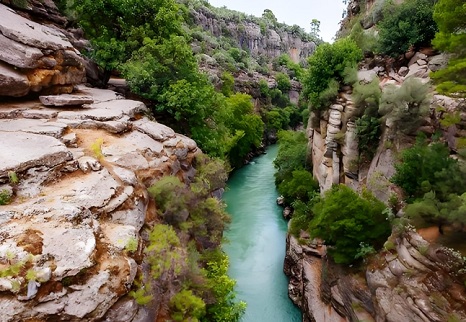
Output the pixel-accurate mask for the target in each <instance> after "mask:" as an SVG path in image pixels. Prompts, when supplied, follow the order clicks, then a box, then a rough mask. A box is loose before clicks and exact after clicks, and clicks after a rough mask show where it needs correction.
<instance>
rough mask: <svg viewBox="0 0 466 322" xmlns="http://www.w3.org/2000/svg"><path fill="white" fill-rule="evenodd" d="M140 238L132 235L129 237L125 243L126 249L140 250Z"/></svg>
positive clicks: (131, 250)
mask: <svg viewBox="0 0 466 322" xmlns="http://www.w3.org/2000/svg"><path fill="white" fill-rule="evenodd" d="M138 244H139V242H138V240H137V238H134V237H131V238H129V239H128V241H127V242H126V245H125V250H126V251H128V252H135V251H137V250H138Z"/></svg>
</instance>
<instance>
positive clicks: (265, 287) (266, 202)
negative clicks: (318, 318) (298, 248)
mask: <svg viewBox="0 0 466 322" xmlns="http://www.w3.org/2000/svg"><path fill="white" fill-rule="evenodd" d="M277 150H278V147H277V146H272V147H269V148H268V150H267V154H265V155H262V156H260V157H258V158H256V159H254V160H253V162H252V164H250V165H247V166H245V167H243V168H241V169H239V170H238V171H236V172H235V173H234V174H233V175H232V176H231V178H230V179H229V180H228V189H227V191H226V192H225V194H224V200H225V202H226V203H227V211H228V212H229V213H230V215H231V217H232V222H231V224H230V227H229V229H228V230H227V231H226V232H225V237H226V238H227V240H228V241H229V243H225V244H224V246H223V249H224V250H225V251H226V253H227V254H228V256H229V257H230V270H229V275H230V276H231V277H232V278H234V279H235V280H237V285H236V291H237V293H238V299H240V300H243V301H245V302H246V303H247V304H248V307H247V309H246V314H245V315H244V317H243V319H242V321H243V322H301V321H302V318H301V312H300V310H299V309H298V308H297V307H296V306H295V305H294V304H293V303H292V302H291V300H290V299H289V298H288V279H287V277H286V276H285V274H284V273H283V259H284V257H285V246H286V244H285V238H286V230H287V223H286V221H285V220H284V219H283V216H282V214H281V211H282V209H281V208H280V207H279V206H277V205H276V199H277V197H278V193H277V191H276V189H275V184H274V176H273V175H274V173H275V168H274V166H273V160H274V159H275V157H276V155H277Z"/></svg>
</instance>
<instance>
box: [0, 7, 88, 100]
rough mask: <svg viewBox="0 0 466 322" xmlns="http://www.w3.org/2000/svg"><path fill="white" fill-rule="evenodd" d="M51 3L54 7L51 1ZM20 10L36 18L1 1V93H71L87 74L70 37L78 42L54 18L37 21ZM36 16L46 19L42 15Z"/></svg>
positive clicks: (8, 94)
mask: <svg viewBox="0 0 466 322" xmlns="http://www.w3.org/2000/svg"><path fill="white" fill-rule="evenodd" d="M2 2H3V1H2ZM46 3H48V2H46ZM27 4H28V3H27ZM50 6H52V7H53V8H55V10H56V7H55V6H54V5H53V2H51V3H50ZM26 8H28V7H27V6H26ZM31 8H32V5H31ZM38 11H39V12H41V13H42V14H43V12H44V11H45V12H47V11H46V10H45V9H44V10H43V11H41V10H38ZM19 13H23V15H24V16H26V17H28V16H34V17H37V16H35V15H34V14H33V13H29V12H28V11H27V10H26V12H25V13H24V12H22V11H18V12H16V11H14V10H13V9H11V8H9V7H6V6H5V5H3V4H0V16H1V17H2V20H1V22H0V46H1V48H2V51H1V53H0V96H16V97H18V96H24V95H27V94H29V93H39V92H40V93H50V94H60V93H71V92H72V90H73V86H74V85H76V84H79V83H81V82H82V81H83V78H84V77H85V75H86V72H85V60H84V59H83V57H81V54H80V53H79V51H78V50H77V49H76V48H75V47H74V46H73V44H72V43H71V41H70V39H74V42H75V43H76V42H78V41H77V40H76V39H75V38H74V37H72V35H71V34H69V35H70V37H67V36H66V35H65V32H64V31H63V30H60V29H58V27H57V26H56V25H54V24H53V21H52V22H51V21H49V20H47V21H46V22H47V24H39V23H37V22H34V21H32V20H30V19H27V18H25V17H23V16H21V15H20V14H19ZM39 17H41V19H45V18H44V14H43V16H39ZM53 17H56V16H53V15H52V18H51V19H53ZM62 19H63V18H62ZM49 23H50V24H49Z"/></svg>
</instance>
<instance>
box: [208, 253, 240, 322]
mask: <svg viewBox="0 0 466 322" xmlns="http://www.w3.org/2000/svg"><path fill="white" fill-rule="evenodd" d="M204 260H205V261H206V268H205V274H206V277H207V279H208V285H209V288H210V290H211V292H212V295H213V297H214V298H215V302H214V303H213V304H208V305H207V307H206V311H207V314H206V316H205V317H204V318H202V319H201V321H205V322H208V321H218V322H230V321H239V319H240V318H241V316H242V315H243V314H244V312H245V310H246V303H244V302H237V301H236V293H235V292H234V287H235V284H236V282H235V281H234V280H232V279H231V278H230V277H228V275H227V272H228V265H229V261H228V257H227V256H226V255H225V253H223V252H222V251H219V250H216V251H211V252H206V253H205V254H204Z"/></svg>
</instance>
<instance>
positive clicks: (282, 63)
mask: <svg viewBox="0 0 466 322" xmlns="http://www.w3.org/2000/svg"><path fill="white" fill-rule="evenodd" d="M273 66H274V69H275V70H279V68H280V67H285V68H286V69H287V72H288V75H289V76H290V77H291V78H297V79H298V80H301V78H302V76H303V73H304V70H303V68H302V67H301V66H300V65H299V64H297V63H295V62H293V61H292V60H291V58H290V56H288V55H287V54H282V55H280V56H278V57H277V58H276V59H275V60H274V62H273Z"/></svg>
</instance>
